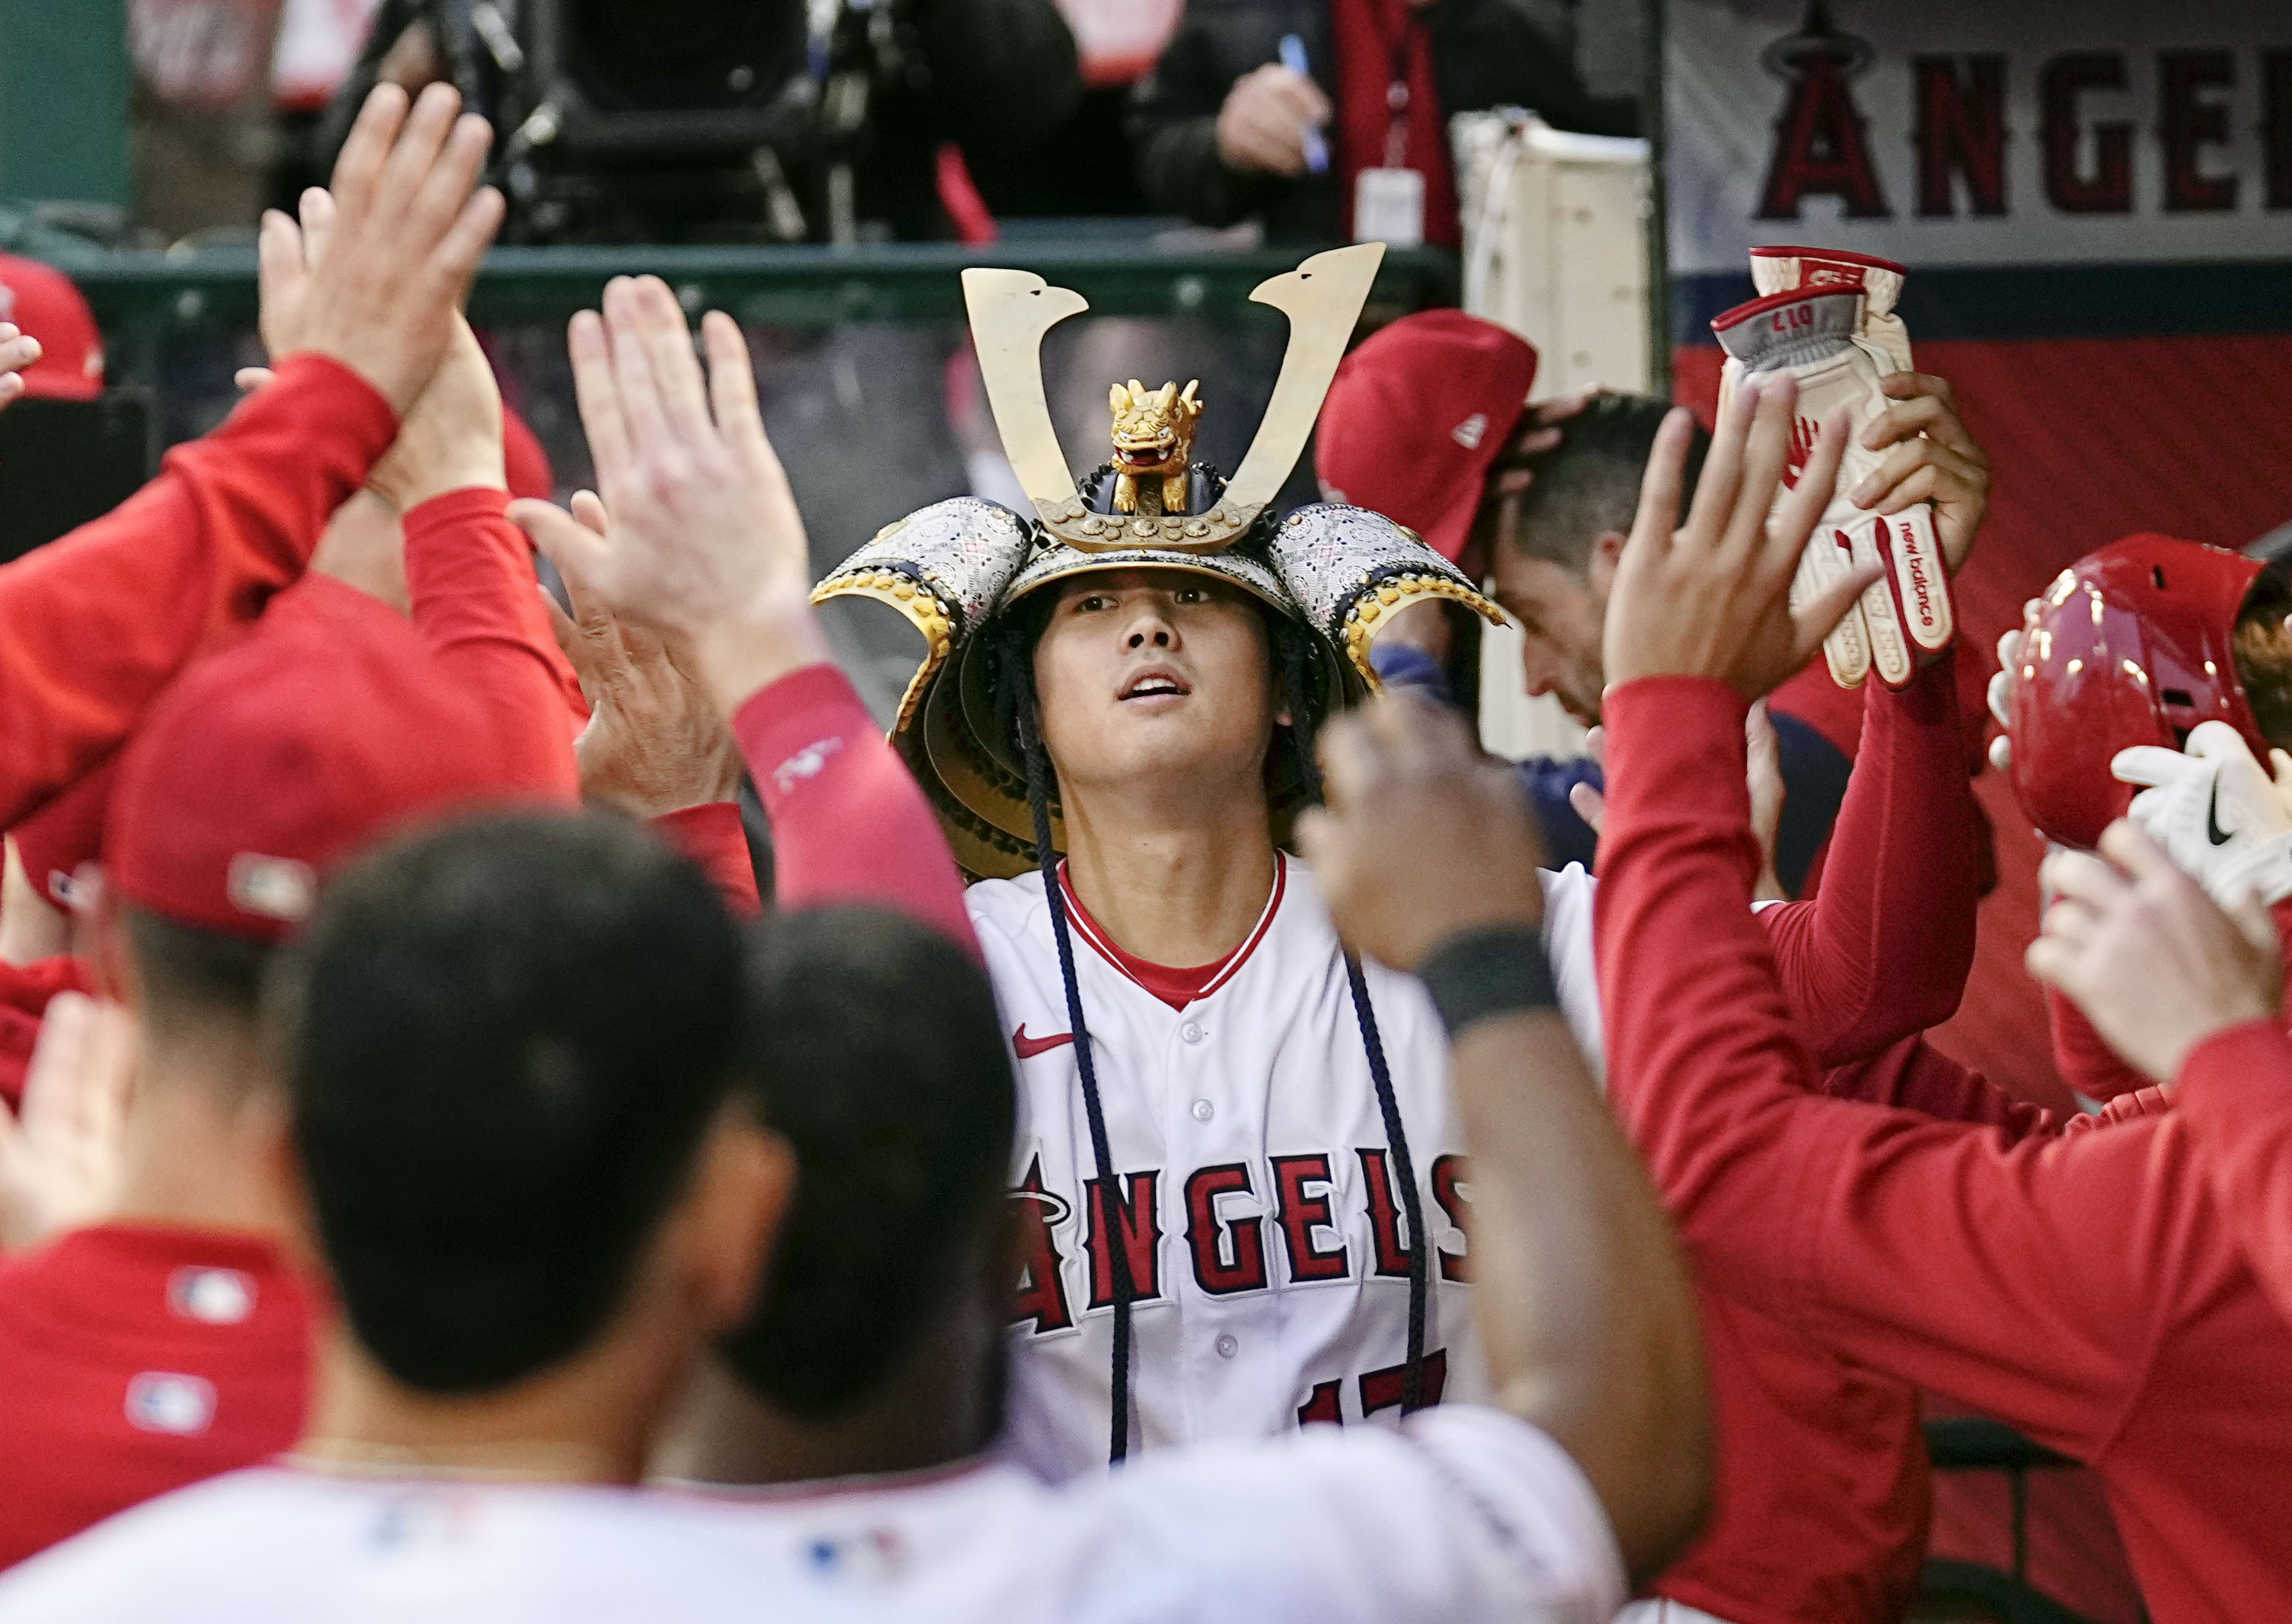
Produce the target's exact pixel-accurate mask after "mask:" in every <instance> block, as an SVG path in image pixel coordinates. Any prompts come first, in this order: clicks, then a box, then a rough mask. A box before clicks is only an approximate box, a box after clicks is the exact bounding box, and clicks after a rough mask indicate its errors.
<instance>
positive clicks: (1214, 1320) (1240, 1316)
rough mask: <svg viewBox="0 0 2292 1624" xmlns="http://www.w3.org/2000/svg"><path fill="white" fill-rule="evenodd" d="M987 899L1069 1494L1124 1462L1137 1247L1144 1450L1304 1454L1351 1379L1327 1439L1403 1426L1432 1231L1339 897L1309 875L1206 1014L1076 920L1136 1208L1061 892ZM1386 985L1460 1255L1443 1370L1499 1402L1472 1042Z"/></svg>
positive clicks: (1404, 1109) (1418, 1144)
mask: <svg viewBox="0 0 2292 1624" xmlns="http://www.w3.org/2000/svg"><path fill="white" fill-rule="evenodd" d="M968 901H969V906H970V909H971V915H972V924H973V925H974V926H975V927H976V928H977V930H978V933H979V937H980V941H981V946H982V947H983V948H984V949H985V952H986V956H987V964H988V968H989V973H990V974H991V975H992V976H993V979H994V982H995V988H996V993H997V998H998V999H999V1001H1000V1002H1001V1005H1002V1008H1003V1017H1004V1026H1005V1030H1007V1031H1009V1032H1011V1033H1013V1053H1014V1054H1018V1053H1020V1051H1021V1043H1020V1041H1019V1035H1020V1034H1024V1038H1025V1039H1026V1044H1025V1052H1024V1055H1023V1057H1022V1058H1021V1060H1020V1062H1019V1063H1018V1065H1017V1068H1016V1070H1017V1072H1018V1076H1019V1080H1020V1110H1019V1115H1020V1134H1019V1144H1018V1149H1017V1151H1016V1155H1015V1159H1014V1162H1013V1181H1012V1183H1013V1196H1014V1199H1015V1200H1017V1201H1018V1202H1019V1203H1020V1206H1021V1213H1020V1216H1021V1240H1022V1254H1021V1255H1022V1258H1023V1260H1024V1264H1025V1267H1024V1269H1023V1272H1022V1274H1021V1279H1020V1281H1019V1296H1018V1299H1017V1305H1016V1307H1015V1309H1014V1313H1013V1333H1012V1345H1013V1371H1012V1390H1011V1434H1012V1438H1013V1443H1014V1446H1015V1447H1016V1448H1017V1450H1018V1451H1019V1453H1020V1454H1021V1458H1024V1459H1026V1460H1027V1461H1028V1462H1029V1465H1032V1466H1035V1467H1037V1469H1038V1470H1043V1471H1046V1472H1049V1473H1052V1474H1053V1475H1068V1474H1069V1473H1073V1472H1077V1471H1081V1470H1085V1469H1090V1468H1098V1467H1102V1466H1103V1465H1104V1462H1105V1459H1106V1428H1107V1419H1108V1415H1109V1409H1108V1406H1109V1393H1110V1379H1111V1376H1110V1373H1111V1364H1110V1360H1111V1355H1112V1341H1113V1306H1112V1305H1113V1285H1112V1280H1113V1255H1112V1252H1111V1250H1110V1248H1111V1246H1112V1245H1114V1244H1120V1245H1121V1246H1122V1247H1123V1248H1125V1251H1126V1255H1127V1256H1128V1259H1129V1264H1130V1272H1131V1278H1132V1280H1133V1281H1134V1287H1135V1296H1134V1299H1133V1309H1132V1317H1133V1335H1134V1344H1135V1345H1134V1353H1133V1355H1132V1366H1131V1402H1132V1411H1133V1415H1134V1422H1133V1426H1134V1442H1135V1445H1136V1447H1138V1448H1141V1449H1143V1450H1149V1451H1150V1450H1155V1449H1158V1448H1166V1447H1169V1446H1171V1445H1174V1444H1178V1443H1183V1442H1198V1441H1207V1440H1215V1439H1237V1438H1260V1437H1267V1436H1271V1435H1272V1434H1277V1433H1281V1432H1286V1431H1288V1430H1290V1429H1293V1428H1295V1426H1297V1425H1298V1417H1299V1411H1300V1410H1301V1409H1305V1408H1309V1407H1311V1406H1312V1405H1313V1404H1314V1403H1316V1402H1317V1400H1316V1397H1315V1395H1316V1394H1319V1393H1320V1392H1321V1391H1322V1390H1323V1386H1324V1384H1328V1383H1331V1382H1335V1383H1336V1389H1335V1390H1334V1392H1335V1402H1334V1407H1333V1408H1332V1406H1331V1405H1330V1403H1329V1402H1328V1401H1318V1402H1320V1403H1321V1406H1322V1408H1323V1409H1324V1410H1330V1411H1331V1413H1329V1414H1328V1416H1327V1417H1326V1418H1328V1419H1334V1420H1340V1421H1343V1422H1346V1423H1349V1424H1358V1423H1360V1422H1361V1421H1362V1420H1364V1419H1368V1418H1376V1420H1378V1421H1380V1422H1385V1421H1391V1420H1394V1419H1397V1418H1398V1417H1399V1414H1400V1402H1399V1399H1398V1396H1397V1394H1398V1391H1399V1389H1398V1388H1395V1389H1394V1393H1395V1394H1396V1396H1395V1397H1394V1398H1393V1400H1392V1402H1391V1403H1390V1404H1384V1403H1382V1402H1380V1401H1381V1400H1382V1398H1383V1393H1384V1384H1383V1382H1382V1379H1381V1373H1383V1372H1386V1371H1398V1370H1399V1369H1400V1366H1401V1364H1402V1362H1403V1361H1404V1360H1405V1359H1406V1357H1407V1354H1408V1237H1407V1219H1406V1216H1405V1211H1406V1208H1405V1207H1404V1204H1403V1203H1402V1201H1401V1200H1400V1190H1399V1186H1398V1180H1397V1176H1396V1175H1395V1173H1394V1171H1393V1165H1392V1151H1391V1146H1390V1145H1389V1143H1387V1140H1386V1135H1385V1132H1384V1121H1383V1119H1382V1117H1381V1115H1380V1114H1379V1112H1378V1110H1377V1106H1376V1091H1375V1087H1374V1086H1373V1084H1372V1083H1371V1081H1370V1078H1369V1071H1368V1055H1367V1053H1366V1051H1365V1049H1364V1048H1363V1046H1362V1042H1361V1036H1360V1026H1359V1025H1358V1023H1357V1022H1356V1020H1355V1017H1354V1014H1353V1009H1352V998H1351V996H1350V994H1349V992H1348V990H1347V987H1346V979H1345V968H1344V959H1343V958H1342V957H1341V956H1340V954H1339V952H1338V947H1337V939H1336V930H1335V928H1334V927H1333V926H1332V925H1331V924H1330V922H1329V917H1328V909H1327V908H1326V907H1325V906H1324V904H1323V903H1322V901H1321V897H1320V891H1319V889H1318V888H1317V887H1316V886H1315V885H1314V883H1313V879H1312V876H1311V874H1310V873H1309V872H1308V871H1307V870H1306V869H1305V868H1304V867H1303V865H1302V864H1299V863H1296V862H1295V861H1291V860H1287V859H1284V860H1283V862H1282V865H1281V869H1280V871H1279V878H1278V880H1277V883H1276V886H1275V889H1274V894H1273V896H1272V897H1271V899H1270V901H1269V906H1268V908H1267V910H1266V913H1265V916H1264V917H1263V918H1262V919H1261V920H1260V921H1259V924H1258V925H1257V927H1256V929H1255V930H1254V931H1253V932H1252V933H1251V935H1250V937H1249V938H1248V939H1247V941H1244V942H1243V944H1242V945H1241V947H1240V948H1239V949H1237V950H1236V952H1235V953H1234V955H1233V956H1232V957H1231V958H1229V959H1228V960H1226V961H1225V962H1224V963H1223V964H1222V965H1220V966H1218V967H1217V968H1216V969H1215V972H1214V973H1211V974H1208V975H1207V976H1206V977H1204V978H1203V979H1202V980H1201V982H1200V983H1199V985H1200V986H1201V989H1202V990H1201V991H1200V992H1199V993H1198V995H1197V996H1195V997H1194V998H1192V999H1191V1001H1190V1002H1187V1003H1185V1005H1184V1006H1183V1007H1182V1008H1173V1007H1172V1006H1171V1005H1170V1004H1169V1003H1167V1002H1166V1001H1164V999H1163V998H1159V997H1158V996H1156V993H1155V991H1154V990H1150V988H1149V987H1148V986H1147V985H1146V984H1145V983H1144V982H1142V981H1141V980H1140V978H1139V977H1138V976H1137V975H1136V974H1133V972H1132V970H1131V969H1129V968H1127V967H1126V966H1125V964H1124V962H1123V958H1122V956H1121V954H1120V953H1119V950H1118V949H1116V948H1115V947H1114V946H1113V944H1112V943H1110V942H1109V941H1105V939H1104V938H1103V936H1102V933H1100V932H1099V931H1098V930H1097V929H1096V928H1095V927H1094V925H1092V924H1091V922H1090V921H1089V920H1088V918H1087V917H1085V916H1083V915H1081V914H1079V913H1077V914H1072V915H1070V917H1071V918H1072V919H1073V921H1074V926H1075V929H1074V943H1075V972H1076V976H1077V982H1078V985H1079V987H1080V990H1081V995H1082V1004H1083V1012H1084V1020H1085V1025H1086V1027H1087V1029H1088V1031H1089V1041H1090V1045H1091V1055H1092V1060H1093V1062H1094V1071H1095V1073H1096V1076H1097V1079H1098V1087H1099V1097H1100V1099H1101V1101H1102V1104H1103V1107H1104V1111H1105V1118H1106V1130H1107V1138H1108V1143H1109V1148H1110V1151H1111V1165H1112V1167H1113V1168H1114V1169H1115V1170H1116V1176H1115V1178H1114V1180H1113V1181H1112V1183H1111V1186H1109V1185H1107V1184H1102V1183H1101V1182H1100V1181H1099V1180H1098V1179H1097V1178H1096V1176H1095V1175H1096V1169H1097V1162H1096V1159H1095V1158H1094V1155H1093V1153H1092V1150H1091V1143H1090V1132H1089V1126H1088V1119H1087V1114H1086V1112H1085V1110H1084V1108H1083V1102H1082V1089H1081V1084H1080V1080H1079V1077H1078V1074H1077V1059H1076V1054H1075V1049H1074V1043H1073V1038H1072V1034H1071V1031H1070V1022H1069V1020H1068V1017H1067V1004H1066V991H1065V986H1064V983H1063V982H1062V981H1061V978H1060V974H1059V964H1058V954H1057V949H1056V947H1055V945H1054V944H1053V939H1052V936H1051V929H1050V916H1049V910H1048V909H1046V908H1045V905H1044V901H1043V890H1042V881H1041V879H1040V877H1038V876H1034V875H1029V876H1026V877H1022V878H1020V879H1015V880H990V881H987V882H985V883H983V884H981V885H974V886H972V889H971V891H970V893H968ZM1132 962H1133V963H1134V962H1135V961H1132ZM1366 970H1367V974H1368V986H1369V995H1370V999H1371V1002H1372V1003H1373V1005H1374V1006H1375V1008H1376V1019H1377V1023H1378V1027H1379V1034H1380V1037H1381V1038H1382V1040H1383V1044H1384V1053H1385V1057H1386V1062H1387V1064H1388V1066H1389V1068H1390V1070H1391V1072H1392V1082H1393V1089H1394V1095H1395V1098H1396V1100H1397V1102H1398V1103H1399V1105H1400V1112H1401V1119H1402V1121H1403V1123H1404V1124H1405V1125H1406V1126H1407V1128H1408V1141H1409V1150H1410V1152H1411V1154H1412V1156H1413V1159H1414V1162H1415V1170H1416V1179H1417V1183H1418V1186H1419V1190H1420V1194H1421V1199H1422V1201H1423V1209H1424V1216H1425V1223H1426V1226H1427V1229H1428V1231H1429V1232H1430V1233H1429V1239H1430V1240H1431V1241H1432V1243H1433V1253H1434V1266H1433V1283H1432V1292H1431V1302H1430V1304H1429V1305H1428V1313H1427V1320H1426V1328H1425V1347H1426V1350H1427V1352H1428V1355H1429V1354H1431V1353H1440V1354H1441V1376H1440V1381H1441V1388H1440V1389H1439V1390H1440V1391H1442V1392H1444V1393H1445V1395H1446V1396H1447V1397H1448V1398H1449V1399H1451V1400H1456V1399H1459V1398H1462V1399H1472V1398H1475V1397H1478V1396H1480V1395H1481V1394H1484V1393H1485V1391H1486V1386H1487V1383H1486V1377H1485V1373H1484V1369H1483V1367H1482V1363H1481V1354H1480V1350H1479V1345H1478V1342H1477V1339H1476V1338H1475V1337H1473V1332H1472V1326H1471V1297H1470V1295H1469V1286H1468V1277H1469V1264H1468V1261H1467V1260H1468V1258H1469V1256H1470V1252H1471V1242H1470V1227H1471V1217H1472V1211H1471V1206H1470V1201H1469V1193H1470V1192H1469V1187H1468V1182H1467V1181H1466V1180H1465V1177H1464V1176H1463V1173H1462V1162H1461V1159H1460V1153H1461V1151H1463V1148H1464V1146H1463V1140H1462V1130H1461V1127H1460V1126H1459V1124H1458V1123H1457V1119H1456V1113H1455V1110H1454V1107H1453V1105H1452V1104H1451V1103H1450V1099H1449V1062H1448V1045H1447V1042H1446V1040H1445V1038H1444V1037H1443V1034H1442V1032H1441V1024H1440V1019H1439V1017H1438V1016H1437V1015H1436V1014H1434V1013H1433V1006H1432V1001H1431V999H1430V998H1427V997H1426V996H1425V993H1424V989H1423V987H1421V986H1420V985H1418V983H1417V982H1416V981H1415V979H1414V978H1412V977H1409V976H1405V975H1401V974H1397V973H1395V972H1392V971H1390V970H1387V969H1385V968H1384V966H1378V965H1375V964H1371V965H1369V966H1366ZM1053 1034H1066V1035H1067V1038H1068V1041H1066V1042H1064V1043H1062V1044H1057V1045H1053V1044H1052V1043H1051V1042H1050V1041H1049V1039H1050V1038H1051V1037H1052V1035H1053ZM1444 1181H1445V1182H1444ZM1431 1369H1432V1366H1431V1361H1430V1359H1429V1358H1428V1361H1427V1374H1428V1384H1427V1391H1428V1393H1429V1392H1432V1391H1434V1389H1433V1387H1432V1386H1431V1385H1430V1381H1429V1378H1430V1374H1431ZM1370 1377H1380V1379H1379V1380H1377V1381H1372V1382H1370V1383H1369V1385H1368V1387H1367V1388H1366V1389H1365V1388H1364V1386H1363V1381H1364V1378H1370Z"/></svg>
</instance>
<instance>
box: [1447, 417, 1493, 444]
mask: <svg viewBox="0 0 2292 1624" xmlns="http://www.w3.org/2000/svg"><path fill="white" fill-rule="evenodd" d="M1487 432H1489V415H1488V413H1486V412H1474V413H1473V415H1472V416H1469V417H1467V418H1465V420H1464V422H1462V423H1460V424H1457V426H1456V427H1455V428H1453V429H1450V430H1449V439H1451V440H1455V441H1456V442H1457V444H1458V445H1460V446H1462V447H1464V448H1465V450H1467V451H1477V450H1479V449H1480V448H1481V435H1483V434H1485V433H1487Z"/></svg>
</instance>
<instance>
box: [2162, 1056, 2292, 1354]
mask: <svg viewBox="0 0 2292 1624" xmlns="http://www.w3.org/2000/svg"><path fill="white" fill-rule="evenodd" d="M2174 1081H2175V1091H2176V1092H2177V1094H2178V1095H2179V1096H2180V1107H2179V1109H2180V1112H2181V1115H2182V1116H2183V1118H2184V1119H2186V1121H2187V1123H2188V1126H2189V1132H2190V1134H2191V1136H2192V1137H2193V1138H2194V1139H2195V1140H2196V1142H2197V1147H2198V1150H2199V1153H2200V1155H2201V1157H2202V1159H2203V1162H2204V1168H2205V1172H2206V1175H2207V1177H2208V1179H2209V1180H2210V1183H2211V1186H2212V1192H2213V1198H2214V1200H2216V1201H2218V1202H2219V1203H2220V1207H2221V1209H2222V1211H2223V1212H2224V1213H2226V1214H2227V1216H2228V1222H2229V1223H2230V1224H2231V1226H2232V1227H2233V1228H2234V1229H2235V1231H2236V1233H2237V1237H2238V1240H2240V1243H2241V1244H2242V1246H2243V1248H2244V1254H2245V1256H2246V1257H2247V1258H2248V1259H2249V1260H2250V1261H2251V1264H2252V1266H2253V1269H2254V1271H2255V1273H2257V1274H2258V1275H2259V1276H2260V1283H2261V1285H2262V1286H2263V1287H2264V1289H2266V1290H2267V1291H2268V1293H2269V1295H2270V1296H2271V1297H2273V1298H2274V1299H2275V1302H2276V1305H2277V1307H2278V1309H2279V1310H2280V1312H2281V1313H2283V1314H2284V1315H2285V1316H2286V1317H2287V1318H2288V1319H2292V1037H2287V1036H2286V1035H2285V1031H2284V1026H2283V1022H2280V1021H2252V1022H2246V1023H2245V1024H2244V1025H2242V1026H2238V1027H2232V1028H2231V1029H2230V1030H2227V1031H2225V1032H2223V1033H2221V1034H2220V1035H2219V1036H2217V1037H2215V1038H2209V1039H2207V1041H2205V1042H2203V1043H2200V1044H2199V1045H2198V1046H2196V1047H2195V1048H2194V1049H2191V1051H2190V1052H2189V1056H2188V1058H2187V1059H2186V1060H2184V1061H2183V1062H2181V1070H2180V1074H2179V1075H2178V1076H2177V1077H2176V1078H2175V1079H2174Z"/></svg>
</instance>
